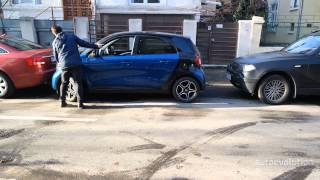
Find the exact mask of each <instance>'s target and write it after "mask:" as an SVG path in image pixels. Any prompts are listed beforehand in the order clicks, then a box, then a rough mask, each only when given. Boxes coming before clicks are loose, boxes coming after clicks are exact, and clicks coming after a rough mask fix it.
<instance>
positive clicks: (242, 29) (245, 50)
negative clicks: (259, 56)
mask: <svg viewBox="0 0 320 180" xmlns="http://www.w3.org/2000/svg"><path fill="white" fill-rule="evenodd" d="M238 23H239V32H238V45H237V57H241V56H247V55H251V54H256V53H261V52H270V51H278V50H280V49H282V47H263V46H260V39H261V32H262V25H263V23H264V19H263V18H262V17H257V16H254V17H253V18H252V20H240V21H239V22H238Z"/></svg>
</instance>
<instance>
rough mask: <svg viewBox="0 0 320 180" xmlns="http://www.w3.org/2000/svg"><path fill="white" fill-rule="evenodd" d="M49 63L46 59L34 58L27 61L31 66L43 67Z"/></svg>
mask: <svg viewBox="0 0 320 180" xmlns="http://www.w3.org/2000/svg"><path fill="white" fill-rule="evenodd" d="M47 63H48V60H47V59H46V58H44V57H32V58H28V59H27V64H28V65H29V66H42V65H45V64H47Z"/></svg>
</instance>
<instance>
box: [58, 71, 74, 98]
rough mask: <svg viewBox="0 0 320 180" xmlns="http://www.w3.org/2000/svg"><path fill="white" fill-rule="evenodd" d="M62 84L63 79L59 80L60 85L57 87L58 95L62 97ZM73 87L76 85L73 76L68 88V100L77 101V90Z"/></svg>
mask: <svg viewBox="0 0 320 180" xmlns="http://www.w3.org/2000/svg"><path fill="white" fill-rule="evenodd" d="M60 86H61V81H60V82H59V85H58V88H57V95H58V97H59V98H60V97H61V92H60ZM73 87H74V79H73V78H72V77H70V79H69V85H68V90H67V96H66V101H69V102H77V95H76V92H75V91H74V88H73Z"/></svg>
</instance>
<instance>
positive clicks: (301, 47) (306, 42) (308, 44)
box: [284, 36, 320, 54]
mask: <svg viewBox="0 0 320 180" xmlns="http://www.w3.org/2000/svg"><path fill="white" fill-rule="evenodd" d="M319 47H320V36H308V37H305V38H302V39H300V40H299V41H297V42H295V43H293V44H291V45H290V46H289V47H287V48H285V49H284V51H286V52H288V53H292V54H305V53H308V52H312V51H314V50H316V49H318V48H319Z"/></svg>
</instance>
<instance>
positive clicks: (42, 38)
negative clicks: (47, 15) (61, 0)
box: [34, 20, 74, 47]
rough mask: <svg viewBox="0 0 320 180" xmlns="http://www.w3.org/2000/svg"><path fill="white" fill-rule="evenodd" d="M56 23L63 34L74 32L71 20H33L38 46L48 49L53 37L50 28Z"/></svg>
mask: <svg viewBox="0 0 320 180" xmlns="http://www.w3.org/2000/svg"><path fill="white" fill-rule="evenodd" d="M54 22H55V23H56V24H57V25H59V26H61V27H62V28H63V31H65V32H73V31H74V23H73V21H71V20H68V21H65V20H58V21H57V20H56V21H52V20H35V21H34V25H35V28H36V31H37V37H38V41H39V44H41V45H43V46H46V47H50V46H51V43H52V40H53V39H54V36H53V35H52V33H51V30H50V28H51V26H52V25H53V23H54Z"/></svg>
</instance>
